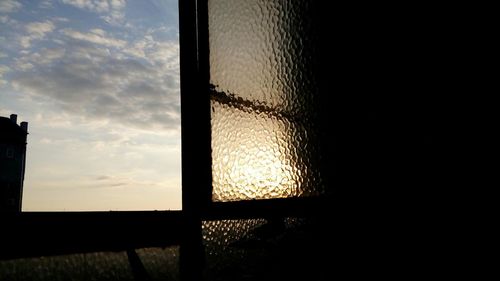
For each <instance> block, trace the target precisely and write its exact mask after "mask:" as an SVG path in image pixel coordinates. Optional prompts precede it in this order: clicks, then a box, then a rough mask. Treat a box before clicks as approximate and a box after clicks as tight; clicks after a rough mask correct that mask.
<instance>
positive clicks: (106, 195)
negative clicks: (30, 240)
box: [0, 0, 181, 211]
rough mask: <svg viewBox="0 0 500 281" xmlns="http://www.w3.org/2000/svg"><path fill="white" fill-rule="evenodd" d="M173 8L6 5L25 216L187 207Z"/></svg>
mask: <svg viewBox="0 0 500 281" xmlns="http://www.w3.org/2000/svg"><path fill="white" fill-rule="evenodd" d="M178 38H179V32H178V9H177V0H40V1H33V0H26V1H22V0H0V116H9V115H10V114H11V113H16V114H18V121H27V122H28V123H29V132H30V134H29V136H28V147H27V149H28V151H27V170H26V179H25V182H24V197H23V198H24V199H23V210H25V211H34V210H39V211H41V210H54V211H55V210H68V211H69V210H165V209H171V210H173V209H180V208H181V187H180V105H179V44H178Z"/></svg>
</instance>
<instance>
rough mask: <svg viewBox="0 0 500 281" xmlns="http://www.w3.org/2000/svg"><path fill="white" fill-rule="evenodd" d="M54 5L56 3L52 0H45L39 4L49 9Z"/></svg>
mask: <svg viewBox="0 0 500 281" xmlns="http://www.w3.org/2000/svg"><path fill="white" fill-rule="evenodd" d="M53 6H54V3H53V2H52V0H43V1H41V2H40V4H38V7H40V8H42V9H49V8H52V7H53Z"/></svg>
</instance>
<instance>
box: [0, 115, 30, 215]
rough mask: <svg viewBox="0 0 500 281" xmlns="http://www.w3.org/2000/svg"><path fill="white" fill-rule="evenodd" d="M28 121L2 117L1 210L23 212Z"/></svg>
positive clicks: (14, 117)
mask: <svg viewBox="0 0 500 281" xmlns="http://www.w3.org/2000/svg"><path fill="white" fill-rule="evenodd" d="M27 135H28V123H27V122H21V124H19V125H18V124H17V115H16V114H12V115H11V116H10V118H6V117H0V212H21V207H22V194H23V181H24V171H25V167H26V139H27Z"/></svg>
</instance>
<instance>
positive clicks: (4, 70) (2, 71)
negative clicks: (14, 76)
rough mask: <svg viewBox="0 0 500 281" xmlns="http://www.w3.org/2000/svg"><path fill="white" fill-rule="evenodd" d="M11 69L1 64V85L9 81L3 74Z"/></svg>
mask: <svg viewBox="0 0 500 281" xmlns="http://www.w3.org/2000/svg"><path fill="white" fill-rule="evenodd" d="M9 71H10V68H9V67H8V66H5V65H0V86H2V85H3V84H6V83H7V81H5V80H3V75H4V74H5V73H7V72H9Z"/></svg>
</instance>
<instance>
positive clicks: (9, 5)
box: [0, 0, 23, 13]
mask: <svg viewBox="0 0 500 281" xmlns="http://www.w3.org/2000/svg"><path fill="white" fill-rule="evenodd" d="M22 6H23V5H22V4H21V3H20V2H19V1H15V0H1V1H0V13H12V12H16V11H18V10H19V9H21V7H22Z"/></svg>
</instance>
